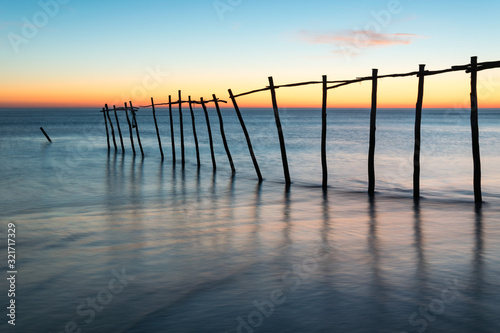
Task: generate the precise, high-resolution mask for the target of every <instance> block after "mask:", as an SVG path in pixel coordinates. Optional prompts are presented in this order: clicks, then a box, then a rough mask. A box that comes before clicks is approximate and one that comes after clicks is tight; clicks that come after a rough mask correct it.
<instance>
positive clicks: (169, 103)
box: [168, 95, 175, 165]
mask: <svg viewBox="0 0 500 333" xmlns="http://www.w3.org/2000/svg"><path fill="white" fill-rule="evenodd" d="M168 111H169V114H170V143H171V144H172V161H173V163H174V165H175V136H174V121H173V119H172V96H171V95H168Z"/></svg>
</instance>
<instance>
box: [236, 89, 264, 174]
mask: <svg viewBox="0 0 500 333" xmlns="http://www.w3.org/2000/svg"><path fill="white" fill-rule="evenodd" d="M228 91H229V97H231V100H232V101H233V105H234V110H235V111H236V115H237V116H238V119H239V121H240V125H241V128H242V129H243V133H244V134H245V138H246V140H247V146H248V150H249V151H250V156H251V157H252V162H253V166H254V168H255V172H256V173H257V177H258V178H259V182H262V174H261V173H260V168H259V164H258V163H257V158H255V154H254V151H253V147H252V142H251V141H250V135H249V134H248V131H247V127H246V126H245V122H244V120H243V117H242V116H241V112H240V108H239V107H238V104H237V103H236V98H235V97H234V95H233V92H232V91H231V89H229V90H228Z"/></svg>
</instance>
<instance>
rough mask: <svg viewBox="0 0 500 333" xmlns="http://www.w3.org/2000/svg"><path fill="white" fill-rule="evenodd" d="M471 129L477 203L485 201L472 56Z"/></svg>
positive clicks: (475, 80)
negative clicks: (482, 185)
mask: <svg viewBox="0 0 500 333" xmlns="http://www.w3.org/2000/svg"><path fill="white" fill-rule="evenodd" d="M470 101H471V114H470V122H471V131H472V157H473V159H474V201H475V203H476V205H480V204H481V203H482V202H483V197H482V193H481V152H480V149H479V124H478V117H479V116H478V111H479V107H478V100H477V57H472V58H471V93H470Z"/></svg>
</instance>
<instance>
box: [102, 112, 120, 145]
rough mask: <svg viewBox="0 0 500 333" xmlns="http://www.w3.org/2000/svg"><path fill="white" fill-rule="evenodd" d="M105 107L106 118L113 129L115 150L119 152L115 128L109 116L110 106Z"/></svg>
mask: <svg viewBox="0 0 500 333" xmlns="http://www.w3.org/2000/svg"><path fill="white" fill-rule="evenodd" d="M105 107H106V117H108V121H109V126H110V127H111V135H112V136H113V144H114V145H115V150H118V146H117V145H116V139H115V129H114V128H113V123H112V122H111V117H110V116H109V108H108V104H106V105H105Z"/></svg>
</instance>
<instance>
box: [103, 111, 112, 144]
mask: <svg viewBox="0 0 500 333" xmlns="http://www.w3.org/2000/svg"><path fill="white" fill-rule="evenodd" d="M102 115H103V116H104V125H105V126H106V139H107V142H108V151H109V150H111V146H110V144H109V130H108V119H107V118H106V110H105V109H104V108H102Z"/></svg>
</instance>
